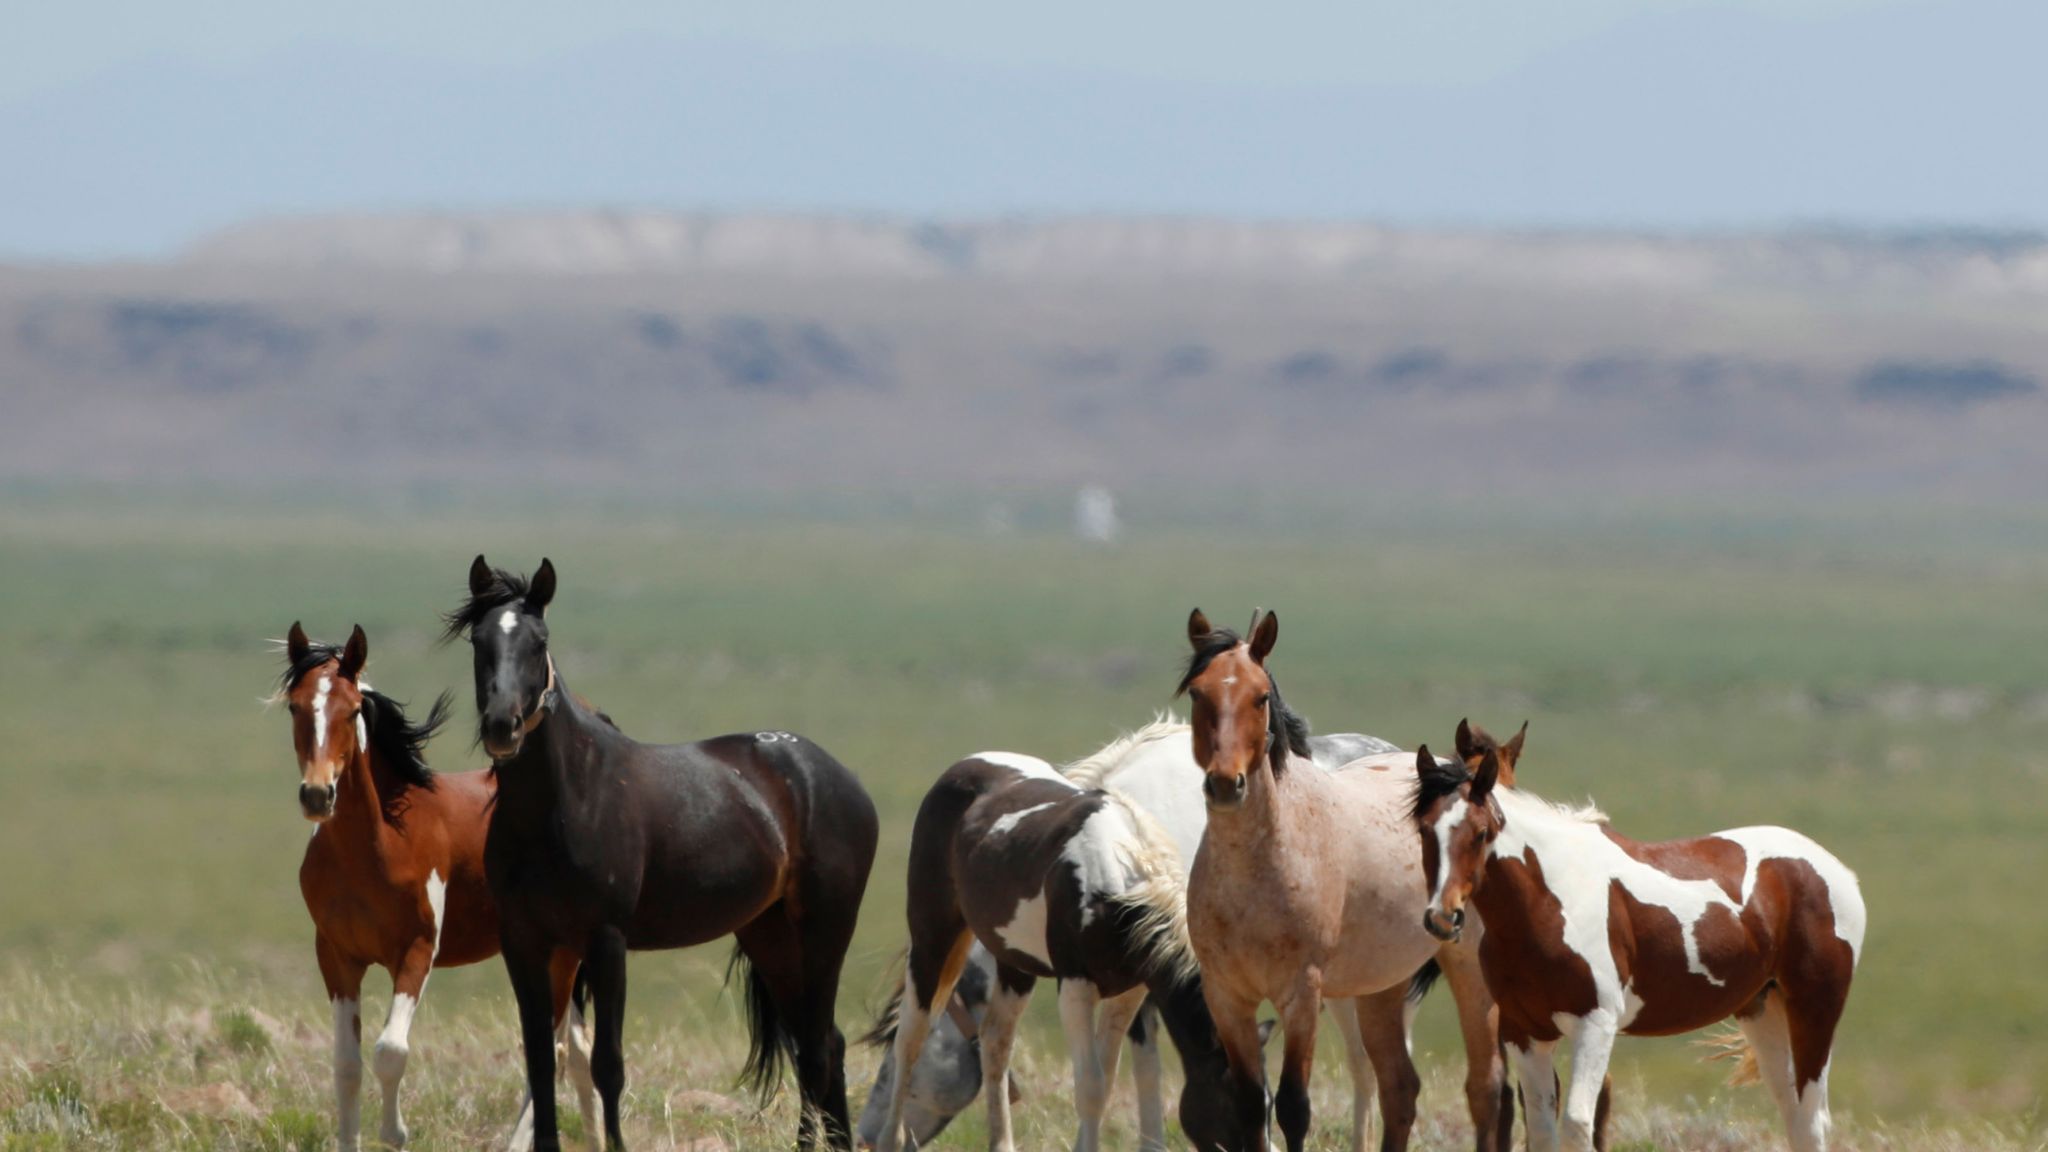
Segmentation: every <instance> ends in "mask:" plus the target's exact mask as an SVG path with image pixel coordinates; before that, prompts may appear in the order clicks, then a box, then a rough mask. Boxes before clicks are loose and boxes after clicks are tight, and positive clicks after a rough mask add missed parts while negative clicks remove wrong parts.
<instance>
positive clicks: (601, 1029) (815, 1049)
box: [444, 555, 878, 1152]
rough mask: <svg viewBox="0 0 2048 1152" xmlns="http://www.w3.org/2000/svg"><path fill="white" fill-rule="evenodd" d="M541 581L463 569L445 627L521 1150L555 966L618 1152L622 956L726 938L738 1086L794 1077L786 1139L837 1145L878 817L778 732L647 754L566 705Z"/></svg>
mask: <svg viewBox="0 0 2048 1152" xmlns="http://www.w3.org/2000/svg"><path fill="white" fill-rule="evenodd" d="M555 584H556V578H555V566H554V564H553V562H552V561H550V560H547V559H543V560H542V561H541V563H540V567H539V568H538V569H537V570H536V571H535V572H534V574H533V577H532V579H531V580H528V579H527V578H525V577H523V576H519V575H515V574H513V573H510V572H506V571H504V570H502V569H496V568H493V567H491V566H490V564H489V563H488V562H487V561H486V560H485V559H484V557H483V556H481V555H479V556H478V557H477V558H476V560H475V561H474V562H473V563H472V564H471V565H470V570H469V594H468V596H467V597H466V598H465V599H464V600H463V601H462V603H461V604H460V605H459V606H457V607H456V608H455V609H454V610H453V611H451V612H449V613H448V614H447V615H446V616H445V617H444V621H445V624H446V630H445V634H444V636H445V639H447V640H454V639H456V638H458V637H461V636H464V635H467V636H468V637H469V642H470V648H471V652H472V655H473V657H474V670H475V679H476V707H477V713H478V735H479V740H480V742H481V743H482V745H483V748H484V751H485V752H487V753H488V754H489V755H490V757H491V769H490V770H491V772H492V774H493V775H494V777H495V778H496V780H497V782H498V791H497V802H496V807H495V810H494V812H493V813H492V817H491V822H490V831H489V833H488V835H487V836H486V837H485V840H484V869H485V874H486V876H487V877H488V879H489V882H490V888H491V893H492V895H493V896H494V897H495V898H496V900H497V904H498V919H499V937H500V944H501V950H502V953H503V955H504V958H505V969H506V972H507V973H508V974H509V975H510V977H511V981H512V991H513V995H514V996H515V997H516V999H517V1000H518V1003H519V1027H520V1034H521V1040H522V1044H523V1047H524V1048H525V1052H526V1077H527V1084H528V1087H529V1088H530V1089H531V1091H532V1094H533V1101H534V1119H533V1127H534V1147H535V1148H536V1149H538V1150H540V1152H553V1150H554V1149H556V1148H558V1147H559V1136H558V1134H557V1132H556V1126H555V1107H554V1093H553V1087H554V1075H555V1069H554V1059H555V1051H554V1044H553V1043H552V1033H551V1031H550V1016H549V1010H550V981H549V973H550V971H551V970H558V969H559V968H561V967H563V966H567V965H573V964H575V963H579V962H580V963H581V964H582V965H583V973H584V978H585V979H586V980H587V981H588V982H589V985H590V992H591V998H592V1003H593V1005H594V1009H593V1012H594V1016H595V1023H596V1037H595V1040H594V1044H593V1048H592V1052H591V1056H590V1071H591V1077H592V1079H593V1080H594V1081H595V1082H596V1085H597V1091H598V1095H599V1097H600V1098H601V1100H602V1102H603V1105H604V1108H603V1112H604V1125H605V1138H606V1140H607V1142H608V1144H609V1146H610V1147H612V1148H622V1147H624V1143H625V1142H624V1138H623V1136H622V1135H621V1133H620V1130H619V1093H620V1091H621V1090H622V1089H623V1088H624V1086H625V1075H626V1073H625V1055H624V1052H623V1048H622V1043H621V1034H622V1031H623V1028H624V1024H625V1009H626V953H627V951H628V950H629V949H631V950H657V949H670V948H683V947H688V946H690V945H693V944H702V943H706V942H708V941H711V940H716V939H718V938H720V937H723V936H727V935H730V936H732V937H733V938H734V940H735V948H734V950H733V954H732V961H731V963H730V965H729V966H728V968H727V973H728V976H730V975H732V974H733V973H735V972H738V973H743V974H744V978H745V984H746V999H747V1014H748V1020H749V1026H750V1027H749V1031H750V1035H751V1045H750V1050H749V1053H748V1057H747V1062H746V1066H745V1071H744V1073H743V1079H744V1080H746V1081H747V1082H749V1083H750V1084H751V1085H752V1086H753V1088H754V1089H755V1091H756V1093H757V1094H758V1095H759V1096H760V1097H761V1098H762V1099H764V1100H765V1099H766V1098H767V1097H768V1095H769V1094H771V1093H772V1092H773V1091H774V1089H775V1087H776V1085H777V1084H778V1083H779V1081H780V1079H781V1074H782V1069H783V1065H784V1064H785V1063H788V1062H794V1064H795V1066H796V1077H797V1085H798V1088H799V1091H800V1093H801V1096H802V1101H803V1107H802V1113H801V1118H800V1119H799V1121H798V1130H797V1139H798V1143H799V1145H800V1146H801V1147H804V1148H807V1149H808V1148H813V1147H816V1146H817V1144H818V1143H819V1140H820V1138H821V1137H822V1139H823V1140H824V1141H825V1142H826V1143H828V1144H829V1145H830V1146H832V1147H834V1148H847V1147H849V1146H850V1143H851V1136H850V1126H849V1124H848V1122H847V1112H846V1068H845V1056H846V1041H845V1038H844V1037H843V1036H842V1035H841V1034H840V1032H839V1029H838V1027H837V1025H836V1024H835V1023H834V1020H833V1012H834V1009H835V1007H836V1005H837V1001H838V995H839V972H840V968H841V966H842V965H843V964H844V962H845V959H846V950H847V947H848V946H849V944H850V943H851V942H852V939H853V931H854V925H855V922H856V919H857V918H858V916H859V913H860V904H861V897H862V896H863V895H864V894H865V892H866V891H867V882H868V873H869V871H870V870H871V868H872V867H873V865H874V858H875V843H876V839H877V836H878V822H877V820H876V816H875V805H874V801H873V800H871V799H870V798H869V797H868V794H867V791H866V789H864V788H862V787H861V783H860V781H859V780H858V779H857V778H856V777H855V776H854V774H853V773H852V772H851V771H850V770H849V769H847V768H846V766H845V765H843V764H841V763H840V762H839V761H838V760H835V759H833V758H832V756H831V755H830V754H828V753H827V752H826V751H825V750H824V749H823V748H820V747H819V746H818V745H817V744H815V743H813V742H811V741H810V740H808V739H805V738H804V737H802V736H799V735H796V734H794V733H791V732H787V731H783V730H781V729H766V730H760V731H753V732H745V733H740V734H735V735H727V736H719V737H716V738H713V739H710V740H703V741H699V742H697V743H694V744H675V745H652V744H642V743H639V742H638V741H635V740H633V739H631V738H630V737H628V736H626V735H625V734H624V733H623V732H621V731H619V729H618V728H617V727H615V726H614V725H612V724H611V723H609V722H608V721H607V720H606V719H605V718H604V717H603V716H602V714H600V713H598V712H596V711H594V710H593V709H592V708H590V707H589V706H588V705H587V704H585V703H584V702H583V701H581V700H579V699H578V698H577V697H576V695H575V694H574V693H572V692H570V691H569V690H568V688H567V686H566V684H565V682H564V680H563V677H562V676H561V674H560V672H559V670H558V669H557V668H556V665H555V660H554V657H553V656H552V655H550V653H549V651H548V639H549V637H548V624H547V615H546V614H547V609H548V605H549V604H550V603H551V602H552V601H553V599H554V595H555Z"/></svg>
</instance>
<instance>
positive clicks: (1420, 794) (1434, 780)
mask: <svg viewBox="0 0 2048 1152" xmlns="http://www.w3.org/2000/svg"><path fill="white" fill-rule="evenodd" d="M1471 779H1472V773H1471V772H1469V771H1467V770H1466V768H1465V766H1464V765H1463V764H1460V763H1459V762H1458V761H1457V759H1456V758H1453V759H1451V760H1450V761H1449V762H1445V761H1442V760H1438V759H1437V758H1436V757H1434V756H1432V757H1430V762H1429V766H1428V767H1426V768H1425V767H1423V766H1422V765H1421V764H1417V765H1416V773H1415V801H1414V804H1413V805H1412V806H1411V807H1410V809H1409V814H1410V815H1412V816H1414V817H1415V819H1417V820H1420V819H1422V814H1423V813H1424V812H1427V811H1429V809H1430V807H1431V806H1432V805H1434V804H1435V803H1436V802H1437V801H1439V800H1441V799H1443V798H1444V797H1446V796H1449V795H1450V794H1451V793H1453V792H1456V791H1457V790H1458V789H1460V788H1462V787H1464V786H1465V784H1466V783H1467V782H1468V781H1470V780H1471Z"/></svg>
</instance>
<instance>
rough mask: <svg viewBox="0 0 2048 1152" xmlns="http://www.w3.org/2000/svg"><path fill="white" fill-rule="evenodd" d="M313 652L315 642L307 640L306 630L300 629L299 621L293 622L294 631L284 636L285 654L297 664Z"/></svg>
mask: <svg viewBox="0 0 2048 1152" xmlns="http://www.w3.org/2000/svg"><path fill="white" fill-rule="evenodd" d="M312 650H313V642H312V641H311V640H308V639H306V630H305V629H304V628H301V627H299V622H298V621H297V620H294V621H292V630H291V631H289V632H287V633H285V634H284V654H285V655H286V656H288V657H290V658H291V662H292V663H294V664H297V663H298V662H299V661H301V660H304V659H305V658H306V653H308V652H311V651H312Z"/></svg>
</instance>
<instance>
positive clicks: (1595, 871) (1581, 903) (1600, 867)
mask: <svg viewBox="0 0 2048 1152" xmlns="http://www.w3.org/2000/svg"><path fill="white" fill-rule="evenodd" d="M1494 795H1495V796H1496V797H1497V798H1498V799H1499V801H1500V805H1501V808H1502V810H1503V812H1504V813H1505V814H1506V817H1507V820H1506V825H1505V826H1504V827H1503V828H1502V829H1501V833H1500V836H1499V838H1498V839H1496V840H1495V841H1494V844H1493V853H1492V854H1493V855H1494V856H1495V857H1498V858H1500V859H1514V860H1521V861H1523V862H1525V863H1526V862H1527V860H1528V854H1529V852H1530V851H1532V850H1533V851H1534V852H1535V853H1536V856H1537V859H1538V860H1539V861H1541V863H1542V867H1543V882H1544V885H1545V887H1547V888H1548V889H1549V890H1550V892H1551V894H1552V895H1554V896H1556V897H1557V901H1558V905H1559V907H1560V909H1561V910H1562V912H1563V917H1564V943H1565V946H1566V947H1568V948H1570V949H1571V950H1572V951H1574V952H1576V953H1578V954H1579V956H1580V957H1581V958H1582V959H1584V960H1585V961H1586V964H1587V966H1588V967H1589V968H1590V969H1592V972H1593V985H1594V989H1595V991H1596V993H1597V995H1598V1002H1599V1003H1600V1004H1602V1005H1605V1006H1608V1007H1611V1008H1613V1009H1614V1010H1615V1011H1616V1012H1617V1013H1618V1012H1619V1011H1620V1010H1621V1004H1622V989H1621V975H1620V971H1619V969H1618V968H1617V966H1616V964H1615V962H1614V949H1613V947H1612V946H1611V945H1610V944H1609V942H1608V934H1607V917H1608V913H1609V911H1610V910H1611V901H1610V900H1609V896H1608V893H1609V889H1610V887H1611V885H1613V884H1617V883H1618V884H1620V885H1621V886H1622V888H1623V889H1624V890H1626V891H1627V892H1628V894H1629V895H1630V896H1631V897H1633V898H1634V899H1635V901H1636V902H1637V903H1639V904H1644V905H1648V906H1651V907H1656V908H1662V909H1664V910H1665V911H1667V912H1669V913H1671V915H1672V916H1673V918H1675V919H1676V920H1677V921H1678V927H1679V933H1680V938H1681V942H1682V943H1683V945H1684V948H1685V966H1686V970H1687V971H1689V972H1692V973H1693V974H1694V975H1697V976H1700V977H1703V978H1705V979H1706V980H1707V981H1708V982H1709V983H1711V984H1714V985H1717V986H1718V985H1721V984H1723V983H1725V981H1723V980H1722V979H1721V978H1720V977H1719V976H1716V975H1714V974H1713V973H1712V972H1710V971H1708V970H1707V966H1706V964H1705V962H1704V961H1702V960H1701V958H1700V943H1699V935H1698V933H1699V923H1700V921H1701V920H1702V919H1704V918H1705V917H1706V914H1707V912H1708V911H1709V910H1710V909H1713V908H1717V907H1718V908H1725V909H1727V910H1728V911H1729V912H1730V913H1732V914H1734V915H1736V916H1737V917H1740V916H1741V914H1742V906H1741V905H1740V904H1737V903H1736V902H1735V901H1733V900H1730V899H1729V898H1728V894H1727V893H1726V892H1724V891H1722V890H1721V886H1720V885H1719V884H1717V883H1715V882H1714V881H1712V880H1681V879H1679V878H1677V877H1675V876H1672V875H1670V874H1669V873H1666V872H1662V871H1659V870H1658V869H1656V868H1653V867H1651V866H1650V865H1648V864H1645V863H1643V862H1642V861H1640V860H1637V859H1636V858H1635V857H1633V856H1630V855H1629V854H1628V853H1626V852H1624V851H1622V849H1621V845H1619V844H1616V843H1615V842H1614V841H1613V840H1610V839H1608V837H1607V833H1606V831H1605V830H1604V826H1603V825H1601V824H1599V823H1597V822H1593V821H1590V820H1586V819H1583V818H1581V817H1580V816H1578V815H1575V814H1573V813H1568V812H1563V811H1560V810H1559V809H1558V808H1557V807H1556V806H1555V805H1552V804H1551V803H1549V802H1548V801H1544V800H1539V799H1536V798H1534V797H1531V796H1527V795H1524V794H1522V793H1518V792H1516V791H1514V790H1513V789H1508V788H1503V789H1498V790H1496V791H1495V793H1494Z"/></svg>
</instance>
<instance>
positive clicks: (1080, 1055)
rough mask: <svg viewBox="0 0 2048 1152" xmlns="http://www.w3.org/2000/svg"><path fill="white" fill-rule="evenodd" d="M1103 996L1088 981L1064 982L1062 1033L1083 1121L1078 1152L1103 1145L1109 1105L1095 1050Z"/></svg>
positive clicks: (1095, 1151)
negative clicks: (1104, 1116) (1097, 1011)
mask: <svg viewBox="0 0 2048 1152" xmlns="http://www.w3.org/2000/svg"><path fill="white" fill-rule="evenodd" d="M1100 1003H1102V992H1101V991H1100V990H1099V989H1097V988H1096V987H1095V985H1093V984H1091V983H1089V982H1088V981H1087V980H1079V979H1076V980H1063V981H1061V982H1060V1031H1062V1032H1064V1033H1066V1037H1067V1058H1068V1059H1069V1060H1070V1061H1072V1063H1073V1065H1074V1112H1075V1113H1076V1114H1077V1116H1078V1117H1079V1118H1080V1122H1081V1126H1080V1130H1079V1132H1077V1133H1076V1134H1075V1136H1074V1152H1098V1150H1099V1148H1100V1147H1101V1143H1102V1110H1103V1107H1104V1106H1105V1105H1106V1104H1107V1103H1108V1101H1109V1088H1108V1086H1107V1085H1106V1084H1104V1083H1103V1077H1102V1061H1101V1059H1100V1058H1099V1055H1100V1054H1099V1053H1098V1051H1097V1049H1096V1046H1095V1008H1096V1005H1098V1004H1100Z"/></svg>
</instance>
